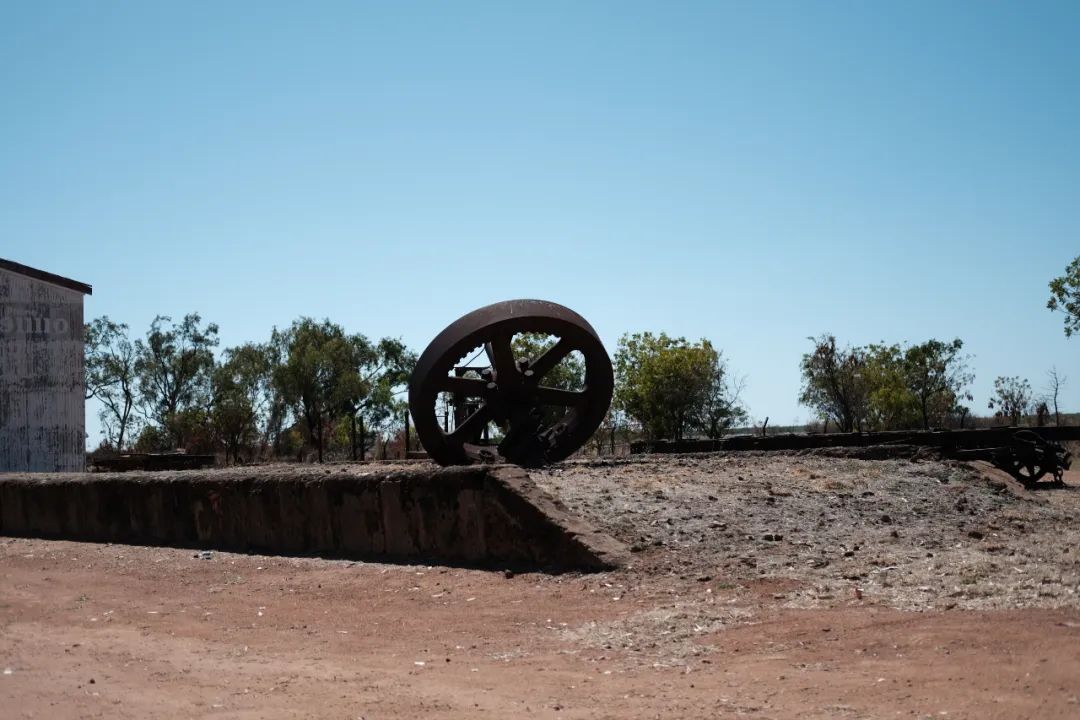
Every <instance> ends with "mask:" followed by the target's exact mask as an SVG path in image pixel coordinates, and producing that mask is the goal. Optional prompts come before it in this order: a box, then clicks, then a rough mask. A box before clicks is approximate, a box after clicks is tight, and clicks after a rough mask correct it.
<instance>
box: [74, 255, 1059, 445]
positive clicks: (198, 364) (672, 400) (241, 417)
mask: <svg viewBox="0 0 1080 720" xmlns="http://www.w3.org/2000/svg"><path fill="white" fill-rule="evenodd" d="M1049 286H1050V291H1051V297H1050V300H1049V301H1048V302H1047V308H1048V309H1049V310H1051V311H1055V312H1062V313H1063V314H1064V316H1065V334H1066V336H1067V337H1071V336H1072V335H1073V334H1074V333H1077V332H1080V256H1078V257H1077V258H1076V259H1075V260H1073V262H1072V263H1070V264H1069V265H1068V266H1067V268H1066V272H1065V274H1064V275H1062V276H1061V277H1059V278H1055V279H1054V280H1052V281H1051V282H1050V283H1049ZM85 329H86V333H85V342H86V366H85V373H86V397H87V399H91V398H96V399H97V400H98V401H99V402H100V403H101V409H100V411H99V413H98V417H99V419H100V421H101V425H102V430H103V436H104V437H103V439H102V442H101V445H100V446H99V450H110V451H114V452H125V451H139V452H161V451H169V450H173V449H177V448H184V449H186V450H188V451H189V452H197V453H216V452H223V453H224V455H225V459H226V462H228V461H229V459H230V458H231V459H232V460H233V461H234V462H239V461H241V460H246V461H252V460H257V459H263V458H268V457H298V458H301V459H303V457H304V455H305V453H314V458H315V459H317V460H318V461H320V462H321V461H322V460H323V459H324V457H325V456H326V454H327V452H332V453H334V454H335V455H344V456H347V457H351V458H352V459H364V458H365V457H366V454H367V453H368V452H369V450H370V451H374V450H376V448H378V446H379V444H380V443H381V444H382V452H383V455H384V456H385V455H386V454H387V452H388V450H387V448H388V447H390V446H391V445H395V452H396V453H397V452H398V450H400V453H399V454H400V455H404V452H405V450H407V449H409V448H407V447H406V446H405V442H406V438H405V437H404V435H405V433H406V429H405V425H406V414H407V412H408V406H407V403H406V401H405V400H404V398H403V396H404V395H405V392H406V389H407V388H406V384H407V383H408V379H409V376H410V374H411V373H412V370H413V367H414V366H415V364H416V360H417V354H416V353H415V352H414V351H412V350H410V349H409V348H408V347H406V346H405V344H404V343H403V342H402V341H401V340H400V339H395V338H382V339H380V340H378V341H373V340H370V339H369V338H368V337H367V336H365V335H363V334H361V333H354V334H349V333H347V332H346V331H345V330H344V328H342V326H340V325H338V324H336V323H334V322H331V321H330V320H329V319H324V320H321V321H320V320H315V319H312V318H308V317H301V318H298V319H296V320H294V321H293V322H292V324H291V325H290V326H289V327H287V328H285V329H281V330H279V329H278V328H276V327H275V328H274V329H273V330H272V332H271V337H270V338H269V339H268V340H267V341H266V342H263V343H255V342H247V343H243V344H241V345H239V346H237V347H230V348H226V349H224V350H223V351H222V352H221V353H220V357H216V356H215V353H214V350H215V348H217V347H218V345H219V339H218V330H219V328H218V325H217V324H215V323H213V322H207V323H203V321H202V317H201V315H200V314H199V313H197V312H195V313H189V314H187V315H185V316H184V318H183V319H182V320H181V321H180V322H178V323H174V322H173V320H172V318H171V317H169V316H163V315H159V316H157V317H155V319H154V320H153V322H152V323H151V324H150V327H149V329H148V330H147V332H146V335H145V336H144V337H141V338H134V339H133V338H132V337H131V336H130V334H129V330H130V328H129V327H128V325H126V324H124V323H117V322H115V321H113V320H111V319H110V318H109V317H108V316H103V317H99V318H96V319H94V320H93V321H91V322H90V323H88V324H87V325H86V328H85ZM808 340H810V342H811V343H812V345H813V347H812V349H811V350H810V351H809V352H807V353H805V354H804V355H803V356H802V357H801V359H800V362H799V369H800V375H801V381H802V382H801V387H800V391H799V398H798V400H799V403H800V404H801V405H803V406H805V407H807V408H809V409H810V410H811V411H812V412H813V413H814V415H815V417H816V418H817V422H818V423H820V426H819V427H815V426H813V425H811V424H808V425H807V428H806V429H807V430H811V429H820V430H821V431H828V430H829V429H830V427H833V428H835V429H836V430H838V431H840V432H853V431H870V430H908V429H915V428H923V429H930V428H949V427H959V428H962V427H964V426H965V424H966V423H968V422H970V421H971V420H972V419H973V418H975V417H977V415H976V414H975V413H974V411H973V408H972V407H971V406H970V405H969V403H970V402H971V401H972V400H973V397H972V395H971V393H970V391H969V390H968V387H969V386H970V384H971V383H972V382H973V380H974V373H973V372H972V371H971V369H970V366H969V362H970V360H971V356H969V355H964V354H963V346H964V344H963V341H962V340H961V339H959V338H955V339H953V340H949V341H943V340H938V339H934V338H931V339H929V340H926V341H924V342H920V343H916V344H910V345H909V344H902V343H891V344H887V343H885V342H880V343H872V344H869V345H865V346H851V345H846V346H841V345H840V344H839V343H838V342H837V339H836V337H835V336H834V335H832V334H831V333H823V334H822V335H820V336H818V337H811V338H808ZM548 342H549V340H546V339H545V338H539V337H538V338H533V337H528V336H525V335H522V336H518V337H516V338H515V340H514V345H515V352H516V353H517V354H519V355H521V356H530V357H531V356H535V355H536V354H538V353H540V352H542V351H543V350H544V349H545V347H546V343H548ZM612 360H613V365H614V369H615V394H614V399H613V402H612V407H611V410H610V411H609V412H608V415H607V417H606V418H605V420H604V423H603V424H602V426H601V427H600V429H599V430H598V431H597V433H596V435H595V436H594V438H593V441H592V443H591V444H592V445H593V447H594V448H595V450H596V452H597V454H601V453H602V451H603V450H604V448H605V447H608V448H609V449H610V451H611V452H612V453H614V452H615V446H616V442H617V441H621V442H623V443H625V442H628V441H629V440H630V439H632V438H643V439H648V440H656V439H674V440H681V439H684V438H688V437H695V436H696V437H707V438H713V439H715V438H719V437H721V436H723V435H724V434H726V433H728V432H730V431H731V430H732V429H733V428H736V427H738V426H739V423H745V422H746V421H747V420H749V418H750V415H749V411H748V409H747V408H746V407H745V406H744V405H743V403H742V400H741V397H740V395H741V391H742V388H743V387H744V385H745V377H743V378H736V377H733V376H732V374H731V372H730V371H729V368H728V366H727V362H726V359H725V358H724V356H723V353H722V351H721V350H719V349H717V348H715V347H714V346H713V344H712V343H711V342H710V341H709V340H707V339H701V340H699V341H697V342H690V341H688V340H687V339H686V338H684V337H671V336H669V335H667V334H666V333H664V332H660V333H653V332H649V331H644V332H636V333H632V334H631V333H624V334H623V335H622V336H621V337H620V338H619V341H618V345H617V347H616V350H615V353H614V355H613V357H612ZM556 377H557V378H558V379H557V382H558V384H560V385H563V386H565V387H568V388H571V387H580V385H581V384H582V383H583V381H584V380H583V379H584V366H583V365H582V364H581V362H580V360H578V359H575V358H574V357H573V356H571V357H569V358H567V359H566V360H565V361H564V364H563V366H562V367H561V368H560V369H559V372H558V373H557V374H556ZM1067 381H1068V378H1067V376H1065V375H1064V374H1062V373H1060V372H1059V371H1058V370H1057V368H1056V367H1052V368H1050V369H1049V370H1048V371H1047V384H1046V387H1045V391H1044V392H1042V393H1036V392H1035V390H1033V388H1032V385H1031V382H1030V381H1029V380H1028V379H1027V378H1021V377H1018V376H998V377H997V378H996V379H995V381H994V393H993V395H992V397H991V399H990V401H989V403H988V407H987V409H988V410H992V411H993V416H992V417H993V418H994V419H995V420H998V421H1009V422H1010V423H1011V424H1014V425H1015V424H1019V423H1020V421H1021V420H1022V419H1024V418H1026V417H1027V416H1029V415H1034V417H1035V421H1036V422H1037V423H1038V424H1046V423H1049V422H1051V421H1052V422H1054V423H1055V424H1060V423H1061V419H1062V415H1063V413H1062V412H1061V409H1060V407H1059V399H1060V393H1061V390H1062V388H1063V387H1065V385H1066V383H1067ZM765 422H766V424H767V422H768V420H767V419H766V421H765Z"/></svg>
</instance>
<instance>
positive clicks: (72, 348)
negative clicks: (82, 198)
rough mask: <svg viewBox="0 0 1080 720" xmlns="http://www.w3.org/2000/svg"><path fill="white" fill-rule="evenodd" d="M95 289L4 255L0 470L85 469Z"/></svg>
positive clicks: (0, 275) (0, 267)
mask: <svg viewBox="0 0 1080 720" xmlns="http://www.w3.org/2000/svg"><path fill="white" fill-rule="evenodd" d="M90 292H91V290H90V286H88V285H85V284H84V283H80V282H77V281H74V280H70V279H68V278H64V277H61V276H58V275H53V274H51V273H48V272H45V271H42V270H36V269H34V268H30V267H27V266H25V265H19V264H18V263H14V262H11V261H8V260H3V259H0V472H68V471H81V470H83V469H84V465H85V459H84V458H85V448H86V434H85V399H84V396H85V393H84V376H83V296H84V295H87V294H89V293H90Z"/></svg>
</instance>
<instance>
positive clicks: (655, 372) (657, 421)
mask: <svg viewBox="0 0 1080 720" xmlns="http://www.w3.org/2000/svg"><path fill="white" fill-rule="evenodd" d="M615 402H616V404H617V406H618V408H619V410H621V411H622V412H625V413H626V415H627V416H628V417H630V418H631V419H632V420H634V421H635V422H637V423H638V424H639V425H640V427H641V429H642V432H643V433H644V434H645V435H646V437H649V438H671V439H675V440H681V439H682V438H684V437H687V436H688V435H689V434H690V433H691V432H693V431H700V432H703V433H705V434H709V435H710V436H719V435H720V434H722V433H723V432H724V431H726V430H727V429H728V428H729V427H730V426H731V424H732V422H734V421H735V420H736V419H738V418H741V417H744V416H745V412H744V411H743V410H742V408H740V407H739V406H738V403H737V398H736V397H735V394H734V393H733V392H732V391H731V389H730V388H729V386H728V383H727V372H726V365H725V363H724V361H723V358H722V356H721V354H720V352H719V351H717V350H716V349H715V348H714V347H713V346H712V343H710V342H709V341H708V340H701V341H699V342H697V343H690V342H688V341H687V340H686V339H685V338H682V337H678V338H672V337H669V336H668V335H667V334H666V333H660V334H659V335H654V334H653V333H651V332H644V333H635V334H633V335H630V334H625V335H623V336H622V338H620V339H619V346H618V349H617V350H616V352H615Z"/></svg>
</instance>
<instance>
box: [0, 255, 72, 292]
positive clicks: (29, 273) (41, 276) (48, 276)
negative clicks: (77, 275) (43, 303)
mask: <svg viewBox="0 0 1080 720" xmlns="http://www.w3.org/2000/svg"><path fill="white" fill-rule="evenodd" d="M0 270H9V271H10V272H13V273H19V274H20V275H25V276H26V277H32V278H34V279H35V280H42V281H44V282H48V283H52V284H53V285H59V286H60V287H66V288H68V289H69V290H76V291H78V292H81V293H82V294H83V295H93V294H94V288H93V287H91V286H90V285H87V284H86V283H82V282H79V281H78V280H72V279H71V278H66V277H63V276H62V275H54V274H53V273H51V272H45V271H44V270H38V269H36V268H32V267H29V266H28V265H21V264H19V263H17V262H13V261H11V260H5V259H4V258H0Z"/></svg>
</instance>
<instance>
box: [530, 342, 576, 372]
mask: <svg viewBox="0 0 1080 720" xmlns="http://www.w3.org/2000/svg"><path fill="white" fill-rule="evenodd" d="M573 351H574V344H573V343H571V342H570V341H569V340H567V339H566V338H559V341H558V342H557V343H555V344H554V345H552V346H551V347H550V348H548V350H547V352H545V353H544V354H543V355H541V356H540V357H538V358H536V360H535V361H534V362H533V363H531V364H530V365H529V369H530V370H532V371H533V379H534V380H536V381H537V382H539V381H540V379H541V378H543V377H544V376H545V375H547V374H548V373H549V372H551V371H552V370H554V369H555V366H556V365H558V364H559V363H560V362H562V360H563V358H565V357H566V356H567V355H569V354H570V353H572V352H573Z"/></svg>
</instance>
